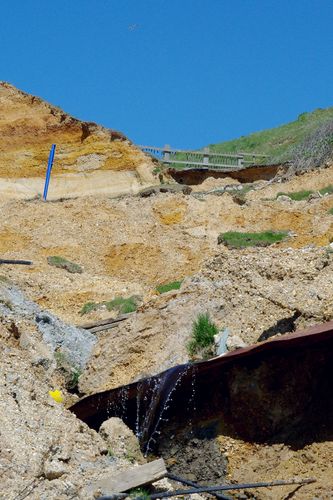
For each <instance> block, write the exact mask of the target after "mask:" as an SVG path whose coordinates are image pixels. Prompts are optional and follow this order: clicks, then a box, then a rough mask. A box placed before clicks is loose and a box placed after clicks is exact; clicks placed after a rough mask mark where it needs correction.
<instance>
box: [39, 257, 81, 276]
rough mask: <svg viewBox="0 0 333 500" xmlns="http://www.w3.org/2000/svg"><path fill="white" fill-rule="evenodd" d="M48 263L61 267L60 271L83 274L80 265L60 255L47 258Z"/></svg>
mask: <svg viewBox="0 0 333 500" xmlns="http://www.w3.org/2000/svg"><path fill="white" fill-rule="evenodd" d="M47 262H48V264H49V265H50V266H55V267H59V268H60V269H66V271H68V272H69V273H82V272H83V269H82V267H81V266H79V264H75V263H74V262H71V261H69V260H67V259H64V258H63V257H59V255H52V256H51V257H48V258H47Z"/></svg>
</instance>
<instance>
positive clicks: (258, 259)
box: [80, 247, 333, 394]
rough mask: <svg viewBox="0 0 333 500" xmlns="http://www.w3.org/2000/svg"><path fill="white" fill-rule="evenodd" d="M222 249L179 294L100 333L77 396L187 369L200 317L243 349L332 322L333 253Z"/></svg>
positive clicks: (309, 249)
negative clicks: (193, 331) (181, 367)
mask: <svg viewBox="0 0 333 500" xmlns="http://www.w3.org/2000/svg"><path fill="white" fill-rule="evenodd" d="M220 248H221V247H219V249H218V250H219V251H218V252H217V253H216V255H215V256H214V257H212V258H211V259H209V260H208V261H207V263H206V264H205V265H204V266H203V268H202V270H201V271H200V272H199V273H196V274H195V275H194V276H192V277H189V278H187V279H185V280H184V282H183V283H182V286H181V288H180V290H173V291H171V292H168V293H167V294H163V295H159V296H156V297H152V299H151V300H150V301H149V302H148V303H146V304H144V305H143V306H142V307H141V308H140V309H139V311H138V312H137V314H135V315H133V316H131V317H130V318H129V319H128V321H126V322H125V323H122V324H121V325H120V326H119V328H117V329H114V330H112V333H109V332H103V333H101V334H100V336H99V338H98V342H97V344H96V347H95V348H94V352H93V356H92V358H91V360H90V362H89V363H88V366H87V368H86V370H85V371H84V373H83V374H82V376H81V378H80V390H81V391H82V392H84V393H87V394H91V393H93V392H98V391H102V390H105V389H108V388H112V387H117V386H119V385H125V384H127V383H129V382H131V381H133V380H135V379H138V378H142V377H143V376H144V375H147V374H156V373H158V372H160V371H162V370H164V369H167V368H170V367H171V366H174V365H177V364H181V363H185V362H187V361H188V359H189V355H188V350H187V345H188V341H189V339H190V336H191V327H192V323H193V321H194V320H195V319H196V318H197V317H198V315H199V314H202V313H205V312H209V313H210V315H211V318H212V320H213V321H214V323H215V324H216V325H218V327H219V328H220V330H222V329H226V328H227V329H228V331H229V336H230V337H231V338H232V337H233V336H237V337H239V338H240V339H241V340H242V341H243V342H245V343H247V344H252V343H255V342H257V341H261V340H263V339H262V338H261V336H262V334H263V332H268V333H267V335H266V338H268V337H269V336H271V335H275V334H279V333H281V334H283V333H286V332H287V331H294V329H300V328H305V327H308V326H311V325H313V324H316V323H322V322H325V321H328V320H330V319H332V318H333V254H332V253H330V251H328V250H327V249H326V248H321V249H320V248H312V247H307V248H302V249H292V248H284V249H280V248H259V249H246V250H241V251H233V250H231V251H228V250H226V249H222V248H221V250H220ZM110 340H111V341H110ZM124 366H125V367H126V370H124Z"/></svg>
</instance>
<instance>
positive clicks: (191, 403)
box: [187, 365, 198, 432]
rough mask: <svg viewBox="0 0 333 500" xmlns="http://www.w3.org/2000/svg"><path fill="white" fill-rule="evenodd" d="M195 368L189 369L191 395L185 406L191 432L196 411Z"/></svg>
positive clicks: (193, 366)
mask: <svg viewBox="0 0 333 500" xmlns="http://www.w3.org/2000/svg"><path fill="white" fill-rule="evenodd" d="M197 370H198V369H197V366H196V365H192V367H191V393H190V398H189V400H188V404H187V412H188V414H189V419H188V425H189V428H190V429H191V432H192V427H193V415H195V413H196V411H197V406H196V405H197V403H196V381H197Z"/></svg>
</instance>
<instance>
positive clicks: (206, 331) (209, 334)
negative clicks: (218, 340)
mask: <svg viewBox="0 0 333 500" xmlns="http://www.w3.org/2000/svg"><path fill="white" fill-rule="evenodd" d="M217 333H218V328H217V326H216V325H215V323H214V322H213V321H212V320H211V319H210V316H209V314H208V313H204V314H199V315H198V317H197V319H196V320H195V321H194V323H193V326H192V338H191V340H190V342H189V343H188V345H187V350H188V353H189V355H190V356H192V357H193V356H195V355H199V356H200V357H201V358H203V359H207V358H209V357H211V356H212V355H213V354H214V349H213V347H214V335H216V334H217Z"/></svg>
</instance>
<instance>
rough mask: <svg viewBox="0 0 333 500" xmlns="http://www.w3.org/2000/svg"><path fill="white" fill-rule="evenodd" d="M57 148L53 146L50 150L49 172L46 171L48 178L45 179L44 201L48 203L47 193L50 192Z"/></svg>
mask: <svg viewBox="0 0 333 500" xmlns="http://www.w3.org/2000/svg"><path fill="white" fill-rule="evenodd" d="M55 148H56V145H55V144H52V147H51V150H50V155H49V161H48V164H47V170H46V178H45V185H44V193H43V198H44V201H46V198H47V192H48V190H49V183H50V177H51V170H52V165H53V159H54V152H55Z"/></svg>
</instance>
